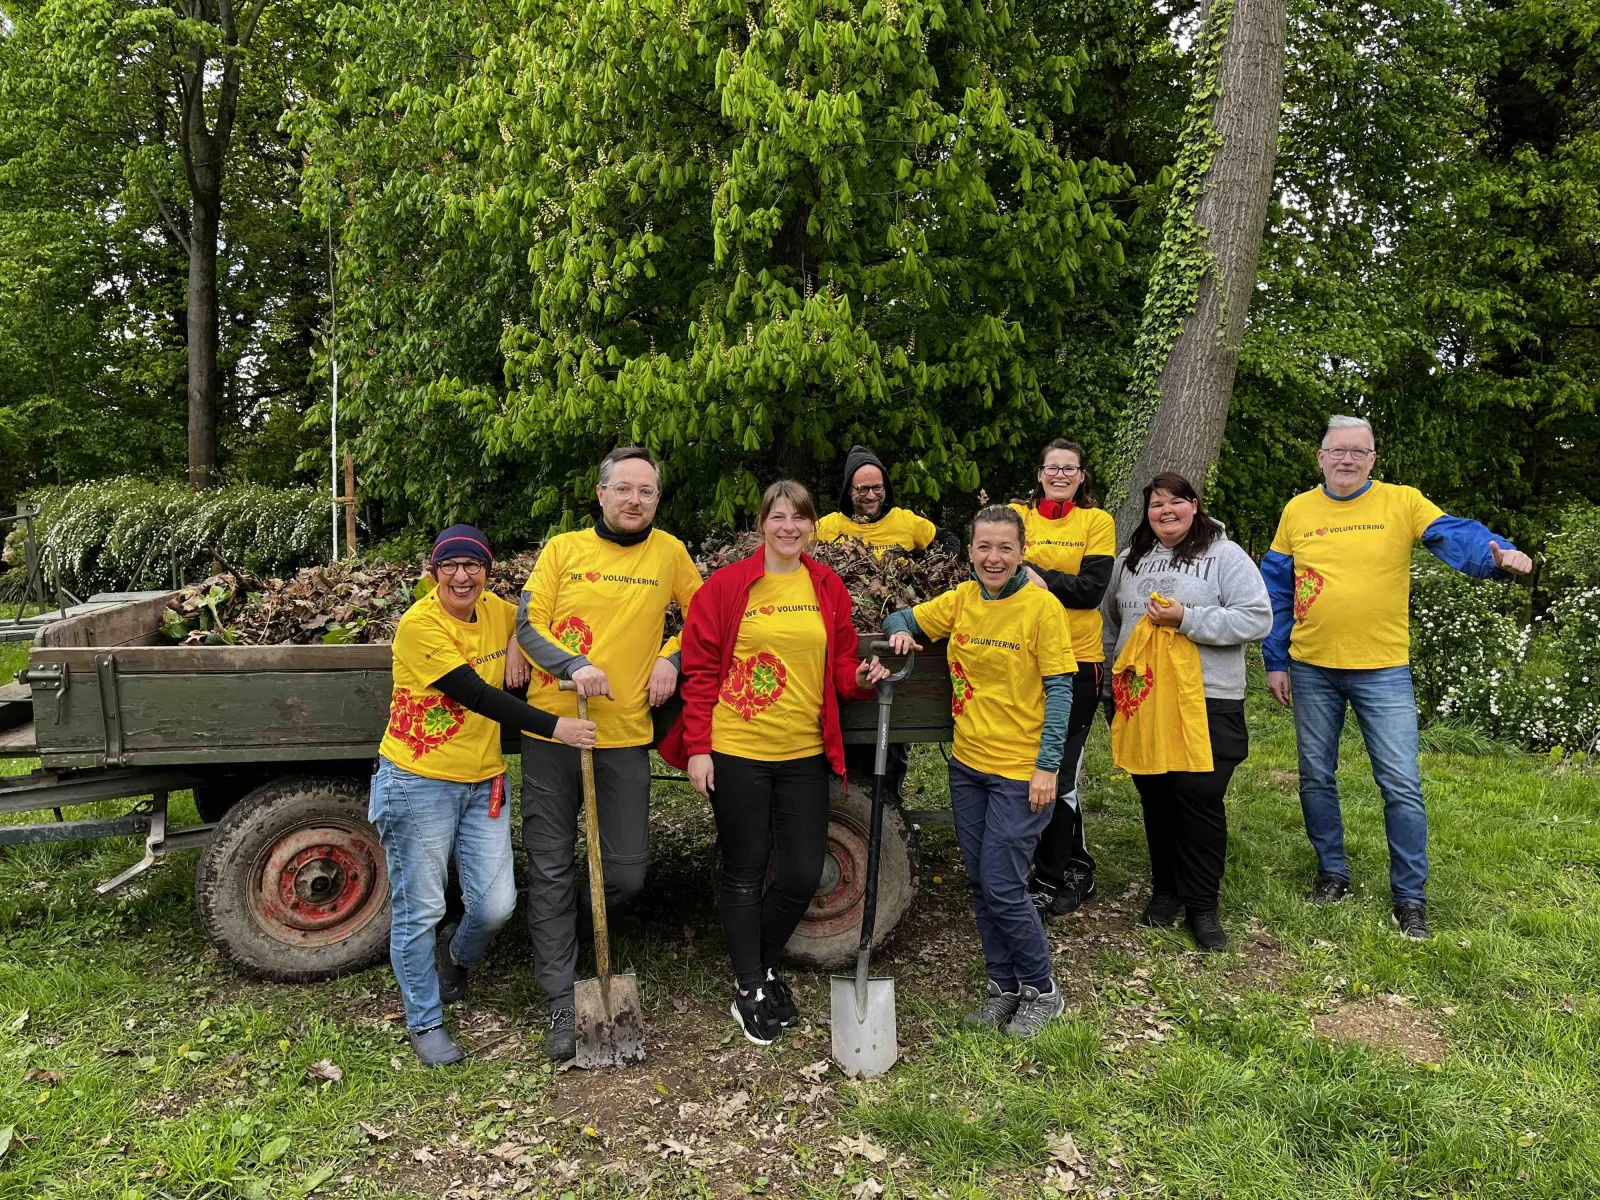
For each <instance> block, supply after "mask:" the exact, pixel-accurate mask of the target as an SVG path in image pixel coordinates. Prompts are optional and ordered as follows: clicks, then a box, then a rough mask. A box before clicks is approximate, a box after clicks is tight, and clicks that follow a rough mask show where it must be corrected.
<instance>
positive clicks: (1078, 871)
mask: <svg viewBox="0 0 1600 1200" xmlns="http://www.w3.org/2000/svg"><path fill="white" fill-rule="evenodd" d="M1093 899H1094V872H1093V871H1092V870H1090V869H1088V868H1086V867H1068V868H1067V875H1066V878H1065V879H1063V880H1062V881H1061V886H1060V887H1055V888H1053V887H1050V886H1049V885H1048V884H1040V885H1039V890H1038V891H1037V892H1035V893H1034V894H1033V906H1034V907H1035V908H1037V909H1038V910H1039V915H1040V916H1041V917H1064V916H1066V915H1067V914H1068V913H1070V912H1077V911H1078V909H1080V908H1082V907H1083V906H1084V905H1085V904H1087V903H1089V901H1091V900H1093Z"/></svg>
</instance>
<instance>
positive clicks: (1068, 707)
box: [1033, 675, 1072, 771]
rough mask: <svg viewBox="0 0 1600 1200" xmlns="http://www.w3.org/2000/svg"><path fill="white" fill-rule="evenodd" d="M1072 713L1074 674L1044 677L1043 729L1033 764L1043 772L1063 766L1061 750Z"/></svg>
mask: <svg viewBox="0 0 1600 1200" xmlns="http://www.w3.org/2000/svg"><path fill="white" fill-rule="evenodd" d="M1071 716H1072V676H1071V675H1046V676H1045V677H1044V731H1043V732H1042V733H1040V735H1039V757H1038V758H1037V759H1035V760H1034V763H1033V765H1034V766H1036V767H1038V768H1039V770H1041V771H1056V770H1059V769H1060V767H1061V752H1062V750H1063V749H1064V748H1065V747H1066V744H1067V719H1068V718H1069V717H1071Z"/></svg>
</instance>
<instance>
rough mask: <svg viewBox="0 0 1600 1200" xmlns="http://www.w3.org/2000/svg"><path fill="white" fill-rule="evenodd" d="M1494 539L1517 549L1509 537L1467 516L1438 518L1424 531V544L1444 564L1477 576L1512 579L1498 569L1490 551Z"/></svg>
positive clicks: (1507, 546)
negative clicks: (1502, 535) (1504, 536)
mask: <svg viewBox="0 0 1600 1200" xmlns="http://www.w3.org/2000/svg"><path fill="white" fill-rule="evenodd" d="M1491 541H1492V542H1495V543H1497V544H1498V545H1499V547H1500V549H1502V550H1515V549H1516V546H1514V545H1513V544H1512V543H1511V539H1510V538H1503V537H1501V536H1500V535H1499V534H1497V533H1495V532H1494V530H1492V529H1490V528H1489V527H1488V526H1487V525H1484V524H1481V523H1480V522H1478V521H1473V520H1471V519H1469V518H1467V517H1450V516H1444V517H1436V518H1434V522H1433V524H1432V525H1429V526H1428V527H1427V528H1426V529H1424V530H1423V531H1422V544H1423V545H1424V546H1426V547H1427V548H1428V549H1429V551H1431V552H1432V554H1433V556H1434V557H1435V558H1437V559H1438V560H1439V561H1440V562H1442V563H1444V564H1445V566H1447V567H1454V568H1455V569H1456V570H1458V571H1460V572H1461V573H1462V574H1463V575H1471V576H1472V577H1473V578H1474V579H1510V578H1511V576H1510V575H1508V574H1506V573H1505V572H1504V571H1500V570H1497V569H1496V568H1495V565H1494V555H1493V554H1492V553H1491V552H1490V550H1489V543H1490V542H1491Z"/></svg>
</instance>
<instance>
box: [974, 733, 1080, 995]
mask: <svg viewBox="0 0 1600 1200" xmlns="http://www.w3.org/2000/svg"><path fill="white" fill-rule="evenodd" d="M950 808H951V809H952V811H953V812H954V815H955V820H956V840H957V841H958V842H960V843H961V858H962V860H963V861H964V862H965V864H966V868H967V885H968V886H969V887H971V889H972V910H973V914H974V915H975V916H976V917H977V919H978V939H979V941H981V942H982V943H983V958H984V963H985V965H986V966H987V968H988V971H989V978H990V979H992V980H994V981H995V982H996V983H997V984H999V985H1000V988H1001V990H1002V991H1007V992H1014V991H1016V990H1017V985H1018V984H1024V983H1025V984H1027V985H1028V986H1029V987H1036V988H1038V989H1039V990H1040V991H1041V992H1048V991H1049V990H1050V989H1051V988H1052V987H1053V986H1054V985H1053V984H1052V982H1051V976H1050V942H1049V939H1047V938H1046V937H1045V934H1044V922H1042V921H1041V920H1040V919H1039V910H1038V909H1037V908H1035V907H1034V906H1033V898H1032V897H1031V896H1029V895H1028V868H1029V867H1030V866H1032V865H1033V851H1034V849H1035V847H1037V846H1038V844H1039V835H1040V834H1042V833H1043V832H1044V828H1045V826H1046V825H1048V824H1049V823H1050V816H1051V814H1052V813H1053V812H1054V811H1055V805H1053V804H1052V805H1051V806H1050V807H1049V808H1046V809H1045V810H1044V811H1043V812H1037V813H1036V812H1034V811H1033V809H1031V808H1030V807H1029V806H1028V784H1027V781H1026V780H1021V779H1006V778H1005V777H1004V776H1000V775H985V774H984V773H983V772H981V771H974V770H973V769H972V768H971V767H969V766H967V765H965V764H964V763H962V762H960V761H958V760H956V759H953V758H952V759H951V760H950Z"/></svg>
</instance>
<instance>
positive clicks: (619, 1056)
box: [572, 971, 644, 1068]
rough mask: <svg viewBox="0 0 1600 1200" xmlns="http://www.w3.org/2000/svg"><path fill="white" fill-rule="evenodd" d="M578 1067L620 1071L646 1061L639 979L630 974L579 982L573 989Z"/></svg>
mask: <svg viewBox="0 0 1600 1200" xmlns="http://www.w3.org/2000/svg"><path fill="white" fill-rule="evenodd" d="M572 1007H573V1016H574V1018H575V1023H576V1026H577V1037H578V1056H577V1058H576V1059H574V1060H573V1065H574V1066H579V1067H584V1068H588V1067H620V1066H623V1065H625V1064H627V1063H630V1062H639V1061H641V1060H642V1059H643V1058H644V1011H643V1010H642V1009H641V1008H640V1007H639V977H638V976H637V975H635V974H633V973H632V972H631V971H630V972H629V973H628V974H626V975H611V976H608V977H607V978H606V979H605V980H604V986H602V981H601V980H599V979H580V980H578V981H577V983H575V984H574V985H573V989H572Z"/></svg>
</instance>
